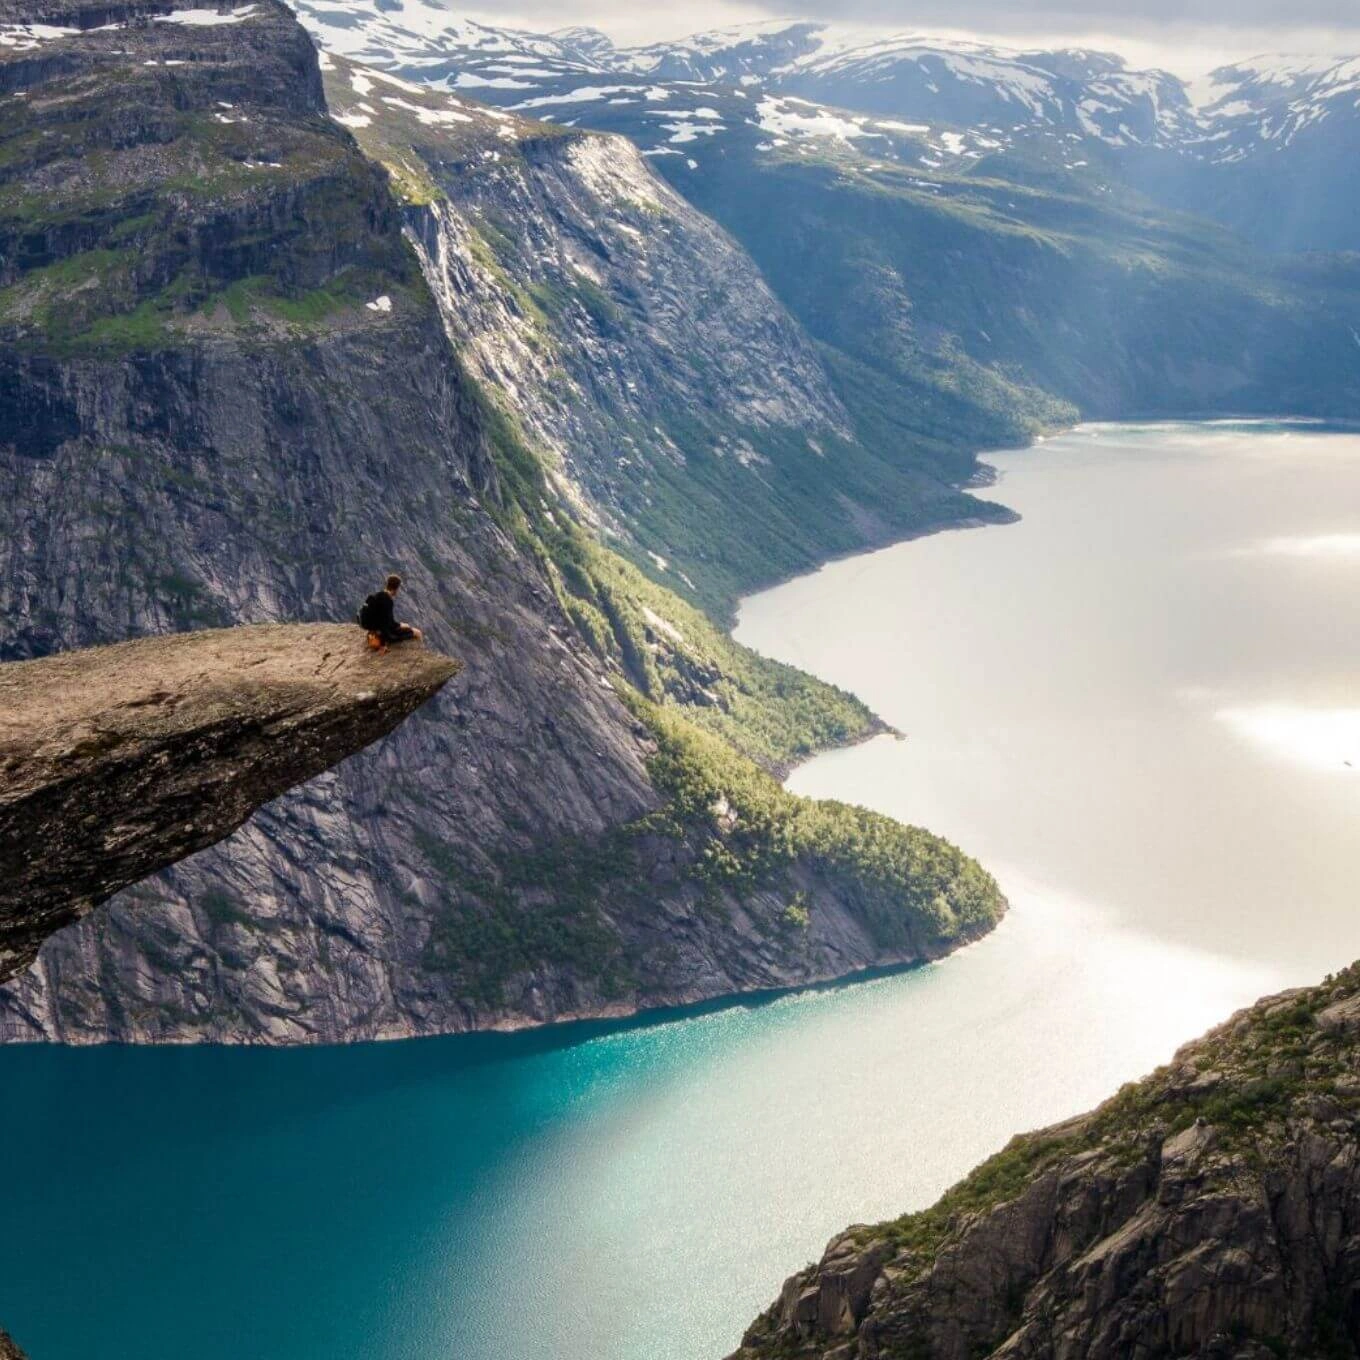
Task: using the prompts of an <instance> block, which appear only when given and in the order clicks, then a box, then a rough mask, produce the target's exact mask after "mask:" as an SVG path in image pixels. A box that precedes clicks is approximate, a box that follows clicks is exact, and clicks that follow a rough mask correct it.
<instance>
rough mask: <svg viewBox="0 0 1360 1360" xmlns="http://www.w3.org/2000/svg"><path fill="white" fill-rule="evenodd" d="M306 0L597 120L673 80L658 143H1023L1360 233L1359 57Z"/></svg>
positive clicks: (1246, 211)
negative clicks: (673, 32)
mask: <svg viewBox="0 0 1360 1360" xmlns="http://www.w3.org/2000/svg"><path fill="white" fill-rule="evenodd" d="M297 9H298V13H299V15H300V16H301V18H302V19H303V22H304V23H305V24H306V25H307V26H308V27H309V28H311V30H312V31H313V33H314V34H315V35H316V36H317V37H318V38H319V40H320V41H321V42H322V43H323V45H325V46H327V47H329V48H331V49H332V50H334V51H338V52H341V53H343V54H344V55H346V56H349V57H351V58H353V59H355V60H358V61H361V62H363V63H365V64H367V65H374V66H378V67H381V68H383V69H387V70H392V71H395V72H398V73H399V74H403V75H406V76H408V77H410V78H412V79H419V80H421V81H423V82H425V83H429V84H436V85H438V86H440V87H441V88H445V89H449V90H459V91H463V92H466V93H469V94H472V95H474V96H475V97H477V98H482V99H487V100H490V101H491V102H493V103H499V104H504V105H512V106H515V107H518V108H520V109H533V110H534V111H535V112H536V114H537V116H540V117H542V116H549V117H552V118H555V119H557V120H558V121H566V122H573V123H580V122H583V121H584V122H585V123H587V124H588V125H596V123H597V115H598V114H599V113H600V112H602V111H604V110H602V109H601V106H602V105H604V106H607V105H608V104H609V103H610V102H615V103H618V102H622V101H625V100H626V99H628V98H630V97H632V96H634V95H636V94H638V93H639V88H638V87H639V86H640V85H642V84H643V83H644V82H654V83H655V84H656V86H657V88H656V90H655V91H654V92H653V95H652V103H653V104H654V105H656V106H657V107H654V108H653V109H651V110H650V112H651V114H653V115H654V116H652V117H649V118H646V119H639V120H638V121H637V124H636V126H635V127H633V128H630V129H629V130H628V131H629V135H630V136H632V137H633V138H634V140H635V141H637V143H638V145H639V146H640V147H641V148H642V149H643V150H644V151H645V152H648V153H649V154H653V155H663V156H664V155H670V154H681V155H683V156H686V157H689V158H691V159H694V158H697V159H699V160H702V153H703V151H704V150H711V149H713V148H715V147H716V146H717V145H718V141H719V139H720V136H721V134H722V133H723V132H724V131H730V130H731V128H732V127H733V126H734V124H735V125H738V126H741V127H745V128H754V129H756V130H758V131H759V132H761V133H764V134H766V135H769V136H772V137H783V136H788V135H790V134H792V135H794V136H804V137H806V136H813V137H815V136H829V137H833V138H841V139H843V140H850V141H854V142H856V143H857V144H860V145H862V146H865V147H867V148H869V149H871V150H873V151H874V152H875V153H876V154H882V155H885V156H888V157H889V158H891V159H894V160H896V161H899V162H901V163H904V164H913V165H919V166H922V167H923V168H926V169H936V168H939V167H940V166H941V165H953V166H955V167H959V168H962V169H965V170H966V169H967V168H968V166H969V163H970V162H978V161H982V160H984V159H985V158H987V157H988V156H990V155H994V154H996V153H998V152H1006V153H1021V154H1023V155H1024V156H1025V157H1026V158H1027V159H1030V160H1033V159H1038V160H1040V161H1042V162H1043V163H1044V164H1045V165H1047V166H1048V167H1050V168H1052V169H1055V170H1058V171H1062V172H1069V173H1070V172H1074V171H1085V172H1086V173H1087V175H1088V177H1089V176H1104V177H1108V178H1110V179H1112V180H1114V181H1117V182H1119V183H1126V184H1128V185H1129V186H1131V187H1133V188H1135V189H1137V190H1139V191H1140V192H1144V193H1147V194H1149V195H1150V196H1151V197H1153V198H1155V199H1156V200H1157V201H1159V202H1162V203H1164V204H1166V205H1167V206H1170V207H1173V208H1180V209H1185V210H1188V211H1193V212H1197V213H1202V214H1204V215H1206V216H1210V217H1215V218H1216V219H1217V220H1220V221H1222V222H1224V223H1225V225H1228V226H1231V227H1232V228H1233V229H1234V230H1237V231H1239V232H1241V233H1242V234H1243V235H1245V236H1246V237H1247V238H1248V239H1250V240H1254V241H1256V242H1257V243H1259V244H1261V245H1264V246H1266V247H1267V248H1270V249H1273V250H1307V249H1327V250H1333V249H1360V214H1358V213H1356V212H1355V208H1356V202H1355V200H1354V198H1353V197H1352V194H1351V189H1350V177H1349V175H1348V173H1347V171H1346V167H1347V165H1348V164H1349V163H1350V159H1351V157H1352V156H1353V154H1354V152H1355V150H1356V149H1357V146H1360V109H1357V107H1356V102H1357V101H1356V94H1357V90H1360V58H1354V57H1352V58H1346V57H1316V58H1293V57H1263V58H1260V59H1257V60H1252V61H1247V62H1239V63H1236V64H1233V65H1225V66H1223V67H1221V68H1219V69H1218V70H1216V71H1214V72H1213V73H1212V74H1211V76H1210V77H1208V78H1207V79H1205V80H1203V81H1195V82H1187V81H1184V80H1182V79H1181V78H1179V77H1178V76H1175V75H1173V74H1171V73H1170V72H1167V71H1160V70H1146V71H1141V70H1134V69H1130V67H1129V66H1128V64H1127V63H1126V62H1125V61H1124V60H1123V58H1121V57H1119V56H1118V55H1116V54H1113V53H1108V52H1097V51H1091V50H1088V49H1079V48H1073V49H1055V50H1042V49H1034V50H1018V49H1010V48H1005V47H999V46H995V45H990V44H984V43H970V42H962V41H955V40H947V39H942V38H938V37H934V36H930V35H925V34H919V33H903V34H892V35H887V36H879V35H874V34H870V33H868V32H866V31H865V30H862V29H856V28H853V27H848V26H844V25H837V24H826V23H819V22H813V21H807V20H802V21H783V20H773V21H768V22H764V23H758V24H751V25H744V26H739V27H736V28H729V29H719V30H714V31H711V32H705V33H699V34H695V35H693V36H691V37H688V38H684V39H679V40H676V41H672V42H663V43H654V44H649V45H647V46H641V47H616V46H615V45H614V44H613V43H611V42H610V40H609V39H608V37H607V36H606V35H605V34H603V33H600V32H599V31H598V30H581V29H563V30H559V31H557V32H555V33H551V34H541V35H540V34H531V33H527V32H522V31H519V30H515V29H509V28H502V29H492V28H488V27H486V26H483V25H479V24H474V23H471V22H468V21H463V20H459V19H456V18H454V17H453V16H452V15H451V14H450V12H449V11H446V10H442V9H436V8H434V7H432V6H430V5H428V4H426V3H423V0H407V2H406V3H401V4H398V3H396V0H384V3H383V5H382V6H381V7H378V6H376V5H373V6H371V7H370V6H369V5H368V4H365V3H356V4H352V5H344V6H340V5H337V4H334V3H329V2H327V3H322V2H321V0H301V3H299V4H298V6H297ZM606 80H607V81H608V82H609V83H608V84H606ZM715 97H717V98H718V100H719V102H718V103H714V98H715ZM796 100H807V101H811V103H812V104H813V105H815V106H816V107H815V108H813V109H807V108H801V109H800V108H799V107H798V105H797V104H796V103H794V102H792V101H796ZM662 106H664V107H662ZM705 107H707V108H711V109H713V110H715V111H716V112H717V113H718V114H719V115H720V117H719V118H716V119H708V120H707V121H708V123H709V126H707V127H705V126H704V125H703V124H704V119H703V118H702V117H700V118H695V117H694V116H692V115H693V114H694V113H695V111H696V110H699V109H703V108H705ZM668 111H669V112H673V113H677V114H679V115H680V116H679V117H676V118H669V119H668V118H665V117H663V116H662V115H663V114H665V113H666V112H668ZM846 113H849V114H850V115H852V116H850V117H846V116H845V115H846ZM866 118H867V119H869V120H870V121H868V122H866V121H865V119H866ZM873 120H877V121H873ZM883 120H887V122H888V123H893V122H895V123H897V124H898V126H896V127H892V126H888V125H886V124H885V123H884V121H883ZM674 123H678V124H679V126H672V124H674ZM718 124H721V126H719V125H718ZM611 130H621V129H614V128H611ZM1305 191H1306V199H1305V201H1298V200H1299V198H1300V196H1301V195H1304V194H1305ZM1282 200H1292V201H1288V202H1286V203H1284V206H1283V207H1282Z"/></svg>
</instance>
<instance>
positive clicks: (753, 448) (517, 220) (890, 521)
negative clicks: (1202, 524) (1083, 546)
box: [325, 54, 995, 613]
mask: <svg viewBox="0 0 1360 1360" xmlns="http://www.w3.org/2000/svg"><path fill="white" fill-rule="evenodd" d="M325 68H326V70H325V75H326V93H327V99H328V102H329V106H330V108H331V110H332V113H333V114H334V116H335V117H336V119H337V121H339V122H340V123H341V124H342V125H343V126H345V127H347V128H348V129H350V130H351V131H352V132H353V134H354V135H355V137H356V138H357V139H358V141H359V143H360V145H361V146H362V147H363V148H364V150H365V151H367V152H368V153H369V154H370V155H371V156H373V157H374V159H376V160H378V161H379V162H381V163H382V164H383V165H385V166H386V167H387V168H388V169H389V170H390V171H391V172H392V174H393V178H394V182H395V183H396V184H397V185H398V186H400V192H401V193H402V194H403V195H404V196H405V198H406V200H407V203H408V207H407V228H408V232H409V233H410V235H411V237H412V239H413V240H414V241H415V242H416V246H417V249H418V251H419V252H420V254H421V256H422V259H423V260H424V262H425V268H426V273H427V275H428V276H429V277H430V278H431V279H432V280H434V282H435V291H436V295H437V296H438V297H439V299H440V301H441V307H442V310H443V313H444V316H445V319H446V322H447V324H448V327H449V331H450V334H451V336H452V338H453V339H454V341H455V343H456V344H457V345H458V348H459V352H460V355H461V356H462V360H463V362H464V363H465V364H466V365H467V366H468V368H469V370H470V371H471V372H473V373H474V374H475V375H476V376H477V377H478V378H479V379H481V380H482V381H483V382H484V384H485V385H486V386H487V388H488V389H489V390H494V391H499V392H501V393H503V394H504V405H505V413H506V415H507V416H508V417H511V418H513V419H514V420H515V421H516V422H517V424H518V426H519V428H520V429H521V431H522V433H523V434H524V435H525V437H526V438H528V439H529V440H530V441H531V442H532V443H533V444H534V446H535V447H536V448H537V449H538V450H540V451H541V452H542V453H543V455H544V456H545V457H546V458H547V459H548V461H549V462H550V464H551V465H552V466H553V468H554V469H555V476H556V479H557V481H558V484H559V485H560V486H561V487H563V488H564V490H565V492H566V494H568V495H576V496H578V497H580V496H584V501H585V508H586V510H587V512H588V513H589V514H590V515H592V516H593V517H594V518H595V519H596V521H597V522H598V523H599V524H600V525H601V527H602V528H603V529H604V531H605V532H606V533H607V534H608V535H609V537H610V541H611V542H613V543H615V544H617V545H619V546H620V547H621V548H622V549H623V550H625V551H627V552H628V553H629V554H630V555H631V556H632V557H633V558H634V560H636V561H637V562H639V563H640V564H641V565H642V566H644V567H645V568H646V569H648V570H649V571H651V572H652V574H654V575H656V576H658V578H659V579H661V580H664V581H667V582H668V583H673V584H674V585H675V586H676V587H677V588H679V589H681V590H682V591H685V592H688V593H691V594H693V596H694V597H695V598H696V599H699V600H703V601H705V602H707V603H709V604H711V605H712V606H713V607H714V608H715V609H716V610H717V611H719V612H720V613H721V612H723V611H725V610H726V608H727V607H729V605H730V602H731V599H732V598H733V596H734V595H735V594H737V593H738V592H740V591H741V590H742V589H745V588H749V587H750V585H751V584H752V583H754V582H759V581H768V580H769V579H770V578H771V577H772V576H775V575H778V574H784V573H788V572H792V571H796V570H803V569H808V568H811V567H812V566H814V565H815V564H816V563H817V562H818V561H819V560H822V559H823V558H825V557H826V556H827V555H829V554H831V553H839V552H847V551H853V550H854V549H856V548H860V547H863V546H866V545H867V544H870V543H873V542H881V541H884V540H885V539H888V538H890V537H894V536H897V537H900V536H902V535H903V534H906V533H911V532H918V531H920V530H921V529H923V528H926V527H929V526H931V525H935V524H940V523H947V522H951V521H957V520H959V519H964V518H983V517H988V516H990V515H994V514H995V511H993V510H990V509H989V508H988V507H987V506H985V505H984V504H983V503H981V502H978V501H973V500H970V499H969V498H967V497H964V496H962V495H960V494H959V493H958V492H957V490H956V489H955V484H956V483H957V482H958V481H961V480H964V479H966V478H968V477H969V476H971V475H972V473H973V471H974V467H975V464H974V462H973V454H972V449H971V448H964V447H962V446H961V443H960V442H959V441H957V440H956V441H955V442H954V443H953V444H952V445H944V444H943V442H942V441H936V442H935V443H933V444H931V443H927V442H925V441H916V442H909V441H907V440H903V439H898V440H896V441H894V442H891V443H888V442H885V441H882V440H880V439H878V438H876V437H875V436H874V434H873V433H872V431H868V430H866V429H865V428H864V425H863V421H862V420H861V419H860V418H859V417H860V416H862V417H863V418H864V420H867V419H868V416H869V414H870V407H871V403H869V402H863V403H861V404H860V407H862V408H863V409H862V410H861V409H860V407H854V406H853V405H852V406H851V407H847V404H846V401H845V400H843V399H842V397H841V396H840V395H838V392H837V384H836V380H835V378H834V376H833V374H832V373H831V372H830V370H829V368H828V365H827V364H826V363H825V362H824V360H823V357H822V355H821V354H820V352H819V351H818V348H817V346H816V345H815V344H814V343H813V342H812V341H811V340H810V339H809V338H808V336H807V335H806V333H805V332H804V330H803V329H802V327H800V326H799V325H798V323H797V322H796V321H795V320H794V319H793V318H792V317H791V316H789V314H788V312H787V311H786V310H785V309H784V308H783V307H782V306H781V305H780V304H779V302H778V301H777V300H776V299H775V297H774V296H773V295H772V294H771V292H770V289H769V287H768V285H767V284H766V282H765V280H764V279H763V278H762V277H761V275H760V272H759V270H758V269H757V268H756V267H755V265H754V264H753V263H752V261H751V258H750V256H749V255H747V254H746V252H745V251H743V250H742V249H741V248H740V247H739V246H738V245H737V244H736V243H735V242H734V241H733V240H732V239H731V238H730V237H728V236H727V235H726V234H725V233H724V232H723V231H721V230H720V229H719V228H718V227H717V226H716V225H715V224H714V223H713V222H712V221H711V220H709V219H708V218H706V217H704V216H703V215H702V214H700V213H699V212H697V211H695V209H694V208H693V207H692V206H691V205H690V204H689V203H688V202H687V201H686V200H685V199H684V198H682V197H681V196H680V195H679V194H678V193H676V192H675V191H674V190H673V189H672V188H670V187H669V186H668V185H667V184H666V183H665V182H664V181H662V180H660V179H659V178H658V177H657V176H656V175H655V174H654V173H653V171H652V169H651V167H650V166H649V165H648V163H647V161H646V160H645V159H644V158H643V157H642V156H641V155H640V154H639V153H638V150H637V149H636V147H635V146H634V145H633V144H632V143H631V142H629V141H626V140H624V139H621V138H618V137H602V136H597V135H592V134H587V133H584V132H581V131H579V130H576V129H568V128H562V127H559V126H557V125H555V124H551V123H543V122H538V121H536V120H533V119H531V118H528V117H526V116H524V115H522V114H513V113H510V112H509V111H506V110H496V109H492V108H490V107H488V106H485V105H481V104H477V103H474V102H472V101H470V100H468V99H466V98H463V97H461V96H457V95H449V94H444V93H440V92H437V91H433V90H429V89H426V88H424V87H421V86H419V85H416V84H413V83H412V82H409V81H405V80H402V79H401V78H397V77H392V76H390V75H388V74H386V73H383V72H378V71H375V70H373V69H372V68H368V67H360V66H357V65H354V64H352V63H350V62H348V61H347V60H346V59H345V58H343V57H338V56H330V55H329V54H328V55H327V57H326V59H325Z"/></svg>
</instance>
